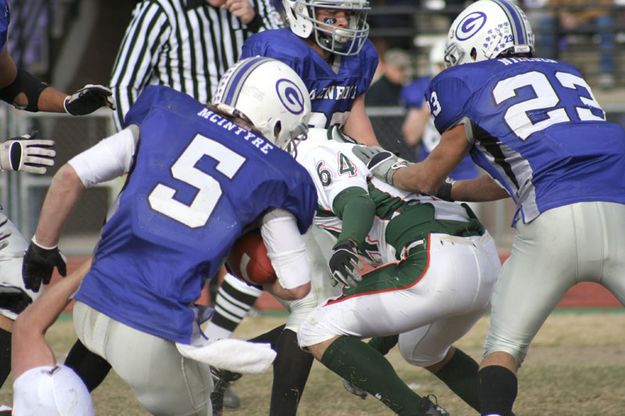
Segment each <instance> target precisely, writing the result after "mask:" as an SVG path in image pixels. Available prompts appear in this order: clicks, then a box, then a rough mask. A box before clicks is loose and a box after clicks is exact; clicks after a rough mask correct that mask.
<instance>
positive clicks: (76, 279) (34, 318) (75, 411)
mask: <svg viewBox="0 0 625 416" xmlns="http://www.w3.org/2000/svg"><path fill="white" fill-rule="evenodd" d="M90 265H91V261H87V262H85V263H84V264H83V265H82V266H80V268H79V269H77V270H76V271H75V272H73V273H72V274H71V275H69V276H68V277H67V278H65V279H63V280H62V281H60V282H58V283H57V284H54V285H52V286H51V287H50V288H48V289H47V290H46V291H45V293H44V294H43V295H42V296H40V297H39V298H38V299H37V300H36V301H35V302H34V303H33V304H32V305H31V306H29V307H28V308H26V310H25V311H24V312H22V313H21V314H20V315H19V316H18V317H17V320H16V321H15V323H14V324H13V354H12V357H11V358H12V359H11V368H12V370H13V378H14V381H13V399H14V400H13V413H12V414H13V415H16V416H37V415H47V416H91V415H94V414H95V411H94V408H93V402H92V400H91V396H90V395H89V391H88V390H87V387H86V386H85V385H84V383H83V382H82V380H81V379H80V377H78V375H77V374H76V373H75V372H74V371H73V370H72V369H71V368H69V367H67V366H65V365H63V364H59V363H57V361H56V358H55V356H54V352H53V351H52V350H51V349H50V347H49V346H48V344H47V343H46V340H45V333H46V331H47V329H48V328H49V327H50V326H51V325H52V324H53V323H54V322H55V321H56V319H57V318H58V316H59V315H60V314H61V312H62V311H63V309H65V307H66V306H67V303H68V302H69V299H70V297H71V296H72V294H73V293H75V292H76V290H77V289H78V285H79V284H80V282H81V281H82V278H83V277H84V276H85V274H86V273H87V271H88V270H89V266H90Z"/></svg>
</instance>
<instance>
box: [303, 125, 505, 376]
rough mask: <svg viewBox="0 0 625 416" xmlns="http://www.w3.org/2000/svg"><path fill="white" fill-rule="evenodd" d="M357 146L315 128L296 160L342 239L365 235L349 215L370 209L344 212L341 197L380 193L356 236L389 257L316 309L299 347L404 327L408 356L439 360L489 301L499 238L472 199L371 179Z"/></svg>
mask: <svg viewBox="0 0 625 416" xmlns="http://www.w3.org/2000/svg"><path fill="white" fill-rule="evenodd" d="M353 146H355V145H352V144H348V143H338V142H336V141H333V140H327V133H326V132H325V131H324V130H322V131H318V130H311V131H310V132H309V139H308V140H306V141H304V142H302V143H300V145H299V146H298V149H297V150H298V155H297V160H298V161H299V162H300V163H302V165H304V167H306V169H307V170H308V171H309V173H310V174H311V176H312V177H313V181H314V182H315V186H316V188H317V194H318V200H319V211H320V212H322V213H323V214H320V215H317V216H316V218H315V224H316V226H318V227H320V228H321V229H325V230H331V231H334V232H335V233H336V232H340V236H343V237H339V238H341V239H342V238H344V237H345V235H350V236H353V235H355V234H358V232H352V231H351V230H347V229H343V225H344V224H347V223H348V222H349V219H348V217H350V216H356V217H358V216H361V217H362V218H367V215H364V214H363V213H362V212H350V211H347V210H343V212H342V220H341V219H339V218H338V217H337V216H336V215H335V216H332V215H331V214H332V213H333V212H334V209H335V208H337V201H336V199H337V198H344V197H345V195H346V193H352V194H353V195H356V194H358V190H359V191H360V192H361V194H362V193H363V192H364V193H366V195H367V196H368V198H370V199H371V200H372V201H373V202H374V206H375V208H374V209H375V216H374V218H373V220H372V224H371V226H370V229H369V232H368V234H367V236H366V238H364V239H362V240H361V241H357V242H358V243H359V248H360V249H361V250H363V251H367V252H368V253H369V254H371V255H372V257H373V258H374V259H375V260H376V261H377V262H379V263H380V265H378V267H376V268H375V269H374V270H372V271H370V272H368V273H365V274H364V275H363V280H362V282H360V283H359V284H358V286H356V287H354V288H350V289H345V290H344V291H343V293H342V294H341V295H339V296H338V297H336V298H333V299H330V300H328V301H327V302H325V303H324V304H323V305H321V306H319V307H317V308H316V309H315V310H314V311H313V312H312V313H311V314H310V315H309V316H308V317H307V319H306V320H305V321H304V323H302V325H301V326H300V328H299V332H298V340H299V343H300V346H302V347H306V346H309V345H315V344H318V343H320V342H322V341H325V340H328V339H330V338H333V337H335V336H340V335H351V336H357V337H363V338H365V337H373V336H385V335H394V334H401V335H400V337H399V345H400V350H401V352H402V355H403V356H404V358H405V359H406V360H408V361H409V362H411V363H413V364H415V365H419V366H428V365H431V364H434V363H436V362H438V361H440V360H441V359H442V358H443V357H444V356H445V354H446V352H447V350H448V349H449V347H450V346H451V344H452V343H453V342H454V341H456V340H457V339H459V338H460V337H462V336H463V335H464V334H465V333H466V332H467V331H468V330H469V329H470V328H471V327H472V326H473V324H474V323H475V322H476V321H477V320H478V319H479V318H480V317H481V316H482V314H483V313H484V312H485V311H486V310H487V309H488V308H489V305H490V297H491V294H492V291H493V287H494V284H495V281H496V279H497V275H498V272H499V268H500V262H499V257H498V255H497V251H496V248H495V244H494V242H493V240H492V238H491V237H490V235H489V234H488V232H486V231H485V230H484V227H483V226H482V225H481V224H480V222H479V221H478V220H477V218H475V216H474V215H473V214H472V212H471V211H470V210H469V209H468V208H466V207H465V206H462V205H460V204H456V203H452V202H447V201H441V200H438V199H436V198H433V197H431V196H428V195H415V194H408V193H405V192H401V191H399V190H397V189H395V188H393V187H391V186H389V185H387V184H385V183H383V182H380V181H378V180H376V179H371V177H370V174H369V171H368V169H367V168H366V166H365V165H364V164H363V163H362V162H361V161H360V160H359V159H358V158H357V157H356V156H354V155H353V153H352V150H351V149H352V148H353ZM345 228H347V227H345ZM372 243H373V244H374V246H377V248H371V247H370V246H369V244H372ZM328 249H329V247H328ZM326 280H327V281H329V276H328V277H326ZM315 283H317V282H313V285H314V284H315Z"/></svg>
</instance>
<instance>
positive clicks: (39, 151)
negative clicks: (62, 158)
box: [0, 132, 56, 175]
mask: <svg viewBox="0 0 625 416" xmlns="http://www.w3.org/2000/svg"><path fill="white" fill-rule="evenodd" d="M36 135H37V133H36V132H34V133H32V135H30V134H24V135H23V136H20V137H14V138H12V139H9V140H6V141H4V142H3V143H2V144H0V169H2V170H21V171H23V172H30V173H36V174H38V175H43V174H44V173H46V170H47V168H48V167H49V166H54V157H55V156H56V151H55V150H54V148H53V147H54V141H53V140H35V136H36Z"/></svg>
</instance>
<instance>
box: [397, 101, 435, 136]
mask: <svg viewBox="0 0 625 416" xmlns="http://www.w3.org/2000/svg"><path fill="white" fill-rule="evenodd" d="M429 117H430V110H429V108H428V106H427V105H424V106H422V107H411V108H409V109H408V112H407V113H406V118H405V119H404V122H403V124H402V126H401V131H402V134H403V135H404V141H405V142H406V144H408V145H410V146H414V145H416V144H417V143H419V142H420V141H421V137H422V136H423V130H424V129H425V125H426V124H427V122H428V118H429Z"/></svg>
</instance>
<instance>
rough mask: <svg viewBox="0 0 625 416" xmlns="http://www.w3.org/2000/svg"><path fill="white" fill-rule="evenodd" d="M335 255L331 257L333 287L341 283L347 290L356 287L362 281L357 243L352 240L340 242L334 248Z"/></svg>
mask: <svg viewBox="0 0 625 416" xmlns="http://www.w3.org/2000/svg"><path fill="white" fill-rule="evenodd" d="M332 250H333V251H334V253H332V257H330V262H329V265H330V272H331V273H332V279H333V285H334V286H336V284H337V283H341V284H342V285H343V286H345V287H346V288H349V287H355V286H356V285H357V284H358V283H359V282H360V281H361V280H362V277H361V276H360V272H359V270H358V268H359V267H360V259H359V258H358V250H357V249H356V243H354V242H353V241H351V240H347V241H340V242H338V243H336V244H335V245H334V247H332Z"/></svg>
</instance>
